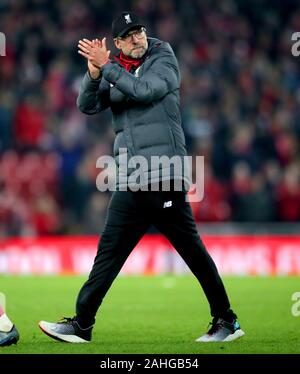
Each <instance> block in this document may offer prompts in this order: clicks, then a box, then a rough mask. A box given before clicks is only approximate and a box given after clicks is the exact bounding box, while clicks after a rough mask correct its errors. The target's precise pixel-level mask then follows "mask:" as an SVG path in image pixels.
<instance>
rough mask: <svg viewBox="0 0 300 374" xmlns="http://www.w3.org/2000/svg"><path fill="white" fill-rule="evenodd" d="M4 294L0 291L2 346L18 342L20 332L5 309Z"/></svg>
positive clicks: (0, 334) (0, 342) (0, 339)
mask: <svg viewBox="0 0 300 374" xmlns="http://www.w3.org/2000/svg"><path fill="white" fill-rule="evenodd" d="M4 300H5V298H4V294H2V293H0V347H5V346H9V345H11V344H17V342H18V340H19V333H18V330H17V329H16V326H15V325H14V324H13V323H12V322H11V320H10V319H9V318H8V316H7V314H6V313H5V310H4Z"/></svg>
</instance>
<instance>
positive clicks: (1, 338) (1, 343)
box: [0, 325, 20, 347]
mask: <svg viewBox="0 0 300 374" xmlns="http://www.w3.org/2000/svg"><path fill="white" fill-rule="evenodd" d="M19 338H20V335H19V333H18V330H17V329H16V326H15V325H13V327H12V328H11V330H10V331H8V332H4V331H0V347H7V346H9V345H11V344H17V342H18V340H19Z"/></svg>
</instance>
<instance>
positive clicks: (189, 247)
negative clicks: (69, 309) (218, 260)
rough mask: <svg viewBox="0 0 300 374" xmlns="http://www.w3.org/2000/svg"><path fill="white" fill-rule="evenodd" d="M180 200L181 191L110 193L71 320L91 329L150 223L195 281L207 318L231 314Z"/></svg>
mask: <svg viewBox="0 0 300 374" xmlns="http://www.w3.org/2000/svg"><path fill="white" fill-rule="evenodd" d="M185 197H186V193H185V192H182V191H137V192H133V191H115V192H114V193H113V195H112V197H111V200H110V203H109V206H108V213H107V217H106V223H105V227H104V231H103V234H102V236H101V239H100V242H99V245H98V252H97V255H96V257H95V261H94V265H93V268H92V270H91V273H90V275H89V278H88V280H87V281H86V282H85V284H84V285H83V287H82V288H81V290H80V292H79V294H78V298H77V303H76V316H77V320H78V321H79V324H80V325H82V326H90V325H92V324H94V322H95V315H96V313H97V310H98V308H99V306H100V305H101V303H102V300H103V298H104V296H105V294H106V293H107V291H108V289H109V288H110V286H111V284H112V282H113V281H114V279H115V278H116V276H117V275H118V273H119V272H120V270H121V268H122V266H123V264H124V262H125V261H126V259H127V257H128V256H129V255H130V253H131V252H132V250H133V249H134V247H135V246H136V245H137V243H138V242H139V240H140V239H141V238H142V236H143V235H144V234H145V232H146V231H147V229H148V228H149V226H150V225H151V224H153V225H154V226H155V227H156V228H157V229H158V230H159V231H160V232H161V233H162V234H164V235H165V236H166V237H167V238H168V239H169V241H170V243H171V244H172V245H173V246H174V248H175V249H176V250H177V252H178V253H179V254H180V256H181V257H182V258H183V260H184V261H185V262H186V264H187V265H188V267H189V268H190V270H191V271H192V273H193V274H194V275H195V276H196V278H197V279H198V281H199V283H200V284H201V286H202V288H203V291H204V293H205V295H206V297H207V300H208V302H209V305H210V308H211V315H212V316H213V317H215V316H222V315H224V314H226V312H228V311H229V310H230V309H229V308H230V305H229V300H228V297H227V294H226V291H225V288H224V285H223V282H222V280H221V278H220V276H219V274H218V271H217V268H216V266H215V264H214V262H213V260H212V258H211V257H210V255H209V254H208V252H207V251H206V249H205V247H204V244H203V243H202V241H201V239H200V237H199V234H198V232H197V229H196V225H195V222H194V218H193V216H192V211H191V207H190V204H189V203H188V202H187V201H186V199H185ZM170 202H171V203H170Z"/></svg>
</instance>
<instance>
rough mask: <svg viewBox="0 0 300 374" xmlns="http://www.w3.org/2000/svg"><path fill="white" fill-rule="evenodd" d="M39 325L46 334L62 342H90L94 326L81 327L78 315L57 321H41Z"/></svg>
mask: <svg viewBox="0 0 300 374" xmlns="http://www.w3.org/2000/svg"><path fill="white" fill-rule="evenodd" d="M39 327H40V329H41V330H42V331H43V332H44V333H45V334H46V335H48V336H50V337H51V338H53V339H56V340H59V341H62V342H68V343H89V342H90V341H91V340H92V329H93V326H90V327H88V328H81V327H80V326H79V324H78V322H77V321H76V317H73V318H65V317H64V318H63V319H62V320H61V321H59V322H57V323H51V322H45V321H41V322H40V323H39Z"/></svg>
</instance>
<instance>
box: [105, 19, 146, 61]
mask: <svg viewBox="0 0 300 374" xmlns="http://www.w3.org/2000/svg"><path fill="white" fill-rule="evenodd" d="M112 36H113V38H114V42H115V45H116V47H117V48H118V49H121V50H122V52H123V53H124V54H125V55H126V56H129V57H132V58H141V57H143V56H144V54H145V53H146V51H147V49H148V42H147V35H146V29H145V26H144V24H143V22H141V20H140V19H139V17H138V16H137V15H135V14H133V13H131V12H123V13H122V14H121V15H119V16H118V17H116V18H115V19H114V21H113V23H112Z"/></svg>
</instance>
